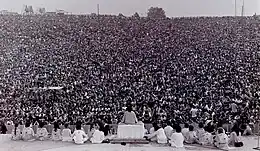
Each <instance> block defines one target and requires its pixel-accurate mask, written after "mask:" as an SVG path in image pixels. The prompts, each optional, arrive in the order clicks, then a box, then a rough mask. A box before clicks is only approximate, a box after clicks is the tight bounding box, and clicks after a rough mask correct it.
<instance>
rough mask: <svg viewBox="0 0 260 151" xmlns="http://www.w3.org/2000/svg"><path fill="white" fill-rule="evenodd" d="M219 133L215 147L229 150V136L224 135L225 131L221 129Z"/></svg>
mask: <svg viewBox="0 0 260 151" xmlns="http://www.w3.org/2000/svg"><path fill="white" fill-rule="evenodd" d="M217 132H218V133H217V135H216V137H215V139H214V145H215V146H216V147H217V148H220V149H228V148H229V147H228V136H227V135H226V134H225V133H224V129H223V128H222V127H220V128H218V131H217Z"/></svg>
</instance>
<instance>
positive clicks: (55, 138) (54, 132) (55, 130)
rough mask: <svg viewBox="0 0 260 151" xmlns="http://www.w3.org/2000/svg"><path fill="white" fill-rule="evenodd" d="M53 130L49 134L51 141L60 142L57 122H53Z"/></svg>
mask: <svg viewBox="0 0 260 151" xmlns="http://www.w3.org/2000/svg"><path fill="white" fill-rule="evenodd" d="M53 126H54V127H53V130H52V133H51V139H52V140H53V141H60V140H61V130H60V126H59V123H58V122H54V125H53Z"/></svg>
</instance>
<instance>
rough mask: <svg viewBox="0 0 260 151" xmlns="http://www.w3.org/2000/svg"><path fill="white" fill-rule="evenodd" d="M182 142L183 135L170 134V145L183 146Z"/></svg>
mask: <svg viewBox="0 0 260 151" xmlns="http://www.w3.org/2000/svg"><path fill="white" fill-rule="evenodd" d="M183 142H184V137H183V135H182V133H173V134H172V136H171V137H170V144H171V146H172V147H176V148H179V147H184V145H183Z"/></svg>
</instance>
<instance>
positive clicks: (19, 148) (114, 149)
mask: <svg viewBox="0 0 260 151" xmlns="http://www.w3.org/2000/svg"><path fill="white" fill-rule="evenodd" d="M241 139H242V141H243V142H244V147H242V148H230V150H231V151H251V150H253V149H252V148H253V147H256V145H257V137H243V138H241ZM185 148H186V150H187V151H189V150H191V151H212V150H213V149H210V148H203V147H199V146H189V145H186V146H185ZM214 150H215V151H217V149H214ZM214 150H213V151H214ZM0 151H174V149H173V148H171V147H168V146H165V145H159V144H153V143H151V144H130V145H129V144H128V145H126V146H122V145H120V144H90V143H87V144H84V145H75V144H73V143H66V142H53V141H44V142H40V141H34V142H23V141H11V140H10V141H9V140H8V141H4V142H0Z"/></svg>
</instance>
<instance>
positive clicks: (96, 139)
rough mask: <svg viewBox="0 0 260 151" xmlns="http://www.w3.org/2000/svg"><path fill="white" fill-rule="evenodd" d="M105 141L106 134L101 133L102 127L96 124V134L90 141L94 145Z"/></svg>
mask: <svg viewBox="0 0 260 151" xmlns="http://www.w3.org/2000/svg"><path fill="white" fill-rule="evenodd" d="M104 140H105V135H104V132H102V131H100V126H99V125H98V124H97V123H96V124H95V125H94V132H93V134H92V136H91V137H90V141H91V143H93V144H100V143H102V142H103V141H104Z"/></svg>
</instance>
